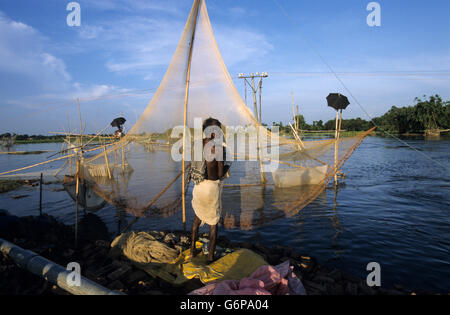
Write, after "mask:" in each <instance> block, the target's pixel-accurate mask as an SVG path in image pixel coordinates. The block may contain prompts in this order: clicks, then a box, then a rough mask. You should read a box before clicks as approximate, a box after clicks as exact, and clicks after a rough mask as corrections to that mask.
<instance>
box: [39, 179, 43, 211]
mask: <svg viewBox="0 0 450 315" xmlns="http://www.w3.org/2000/svg"><path fill="white" fill-rule="evenodd" d="M42 183H43V180H42V173H41V180H40V182H39V215H40V216H42Z"/></svg>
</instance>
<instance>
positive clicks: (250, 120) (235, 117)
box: [79, 0, 370, 229]
mask: <svg viewBox="0 0 450 315" xmlns="http://www.w3.org/2000/svg"><path fill="white" fill-rule="evenodd" d="M209 117H213V118H215V119H218V120H219V121H220V122H221V123H222V124H223V129H224V132H225V133H226V137H227V139H228V140H229V142H227V145H228V147H227V148H228V150H229V152H227V159H234V161H232V165H231V168H230V177H229V178H228V179H227V180H226V181H225V183H224V188H223V196H222V200H223V217H222V223H223V225H224V226H225V227H227V228H234V227H239V228H241V229H250V228H252V227H254V226H257V225H261V224H265V223H267V222H270V221H271V220H274V219H277V218H280V217H283V216H292V215H294V214H296V213H297V212H298V211H300V210H301V209H302V208H303V207H305V206H306V205H307V204H308V203H310V202H311V201H312V200H314V199H315V198H317V196H318V195H319V194H320V193H321V192H322V191H323V190H324V188H325V186H326V184H327V183H328V182H329V181H330V180H331V179H332V178H333V177H334V176H335V174H336V172H337V170H339V168H340V167H341V166H342V164H343V163H344V161H345V160H346V159H347V158H348V157H349V155H350V154H351V153H352V152H353V150H354V149H355V148H356V147H357V146H358V145H359V144H360V143H361V141H362V140H363V139H364V137H365V136H366V135H367V134H368V133H369V132H370V131H369V132H367V133H364V134H361V135H358V136H355V137H346V138H339V140H335V139H330V140H322V141H304V142H301V141H300V140H298V139H297V140H296V139H288V138H283V137H280V138H279V139H278V141H274V139H275V138H272V137H274V136H276V134H274V133H271V132H270V131H268V130H266V129H256V128H257V127H258V126H259V124H258V121H257V120H256V119H255V117H254V115H253V113H252V112H251V111H250V110H249V108H248V107H247V106H246V105H245V103H244V102H243V100H242V99H241V97H240V95H239V94H238V92H237V90H236V88H235V86H234V84H233V82H232V79H231V77H230V74H229V73H228V70H227V68H226V66H225V64H224V62H223V60H222V57H221V54H220V52H219V49H218V46H217V44H216V41H215V38H214V34H213V30H212V27H211V24H210V20H209V17H208V12H207V9H206V4H205V1H204V0H195V1H194V4H193V6H192V9H191V11H190V14H189V18H188V20H187V23H186V26H185V28H184V31H183V34H182V36H181V39H180V42H179V44H178V47H177V49H176V51H175V54H174V56H173V58H172V61H171V64H170V66H169V68H168V70H167V72H166V74H165V76H164V78H163V80H162V82H161V84H160V86H159V88H158V90H157V92H156V93H155V95H154V96H153V99H152V100H151V102H150V104H149V105H148V107H147V108H146V110H145V111H144V113H143V114H142V116H141V117H140V119H139V120H138V121H137V123H136V124H135V125H134V126H133V127H132V128H131V129H130V131H129V132H128V133H127V135H126V136H125V137H123V138H122V139H121V140H120V141H118V142H116V143H115V144H114V145H112V146H105V147H104V150H103V151H102V152H101V153H100V154H97V155H95V156H93V157H84V158H83V160H82V162H81V169H80V172H79V175H80V177H81V178H83V179H85V180H88V181H90V182H91V183H93V184H94V186H95V191H96V192H97V193H98V194H99V195H100V196H102V197H103V198H104V199H106V200H107V201H108V202H110V203H111V204H113V205H114V206H116V207H118V208H121V209H124V210H126V211H127V212H128V213H131V214H133V215H135V216H137V217H140V216H163V217H167V216H171V215H174V214H175V213H181V210H182V208H183V207H182V204H183V185H184V188H185V198H186V199H185V201H184V203H186V204H189V203H190V198H191V197H190V196H191V191H192V189H189V186H192V183H189V180H188V170H189V165H190V160H191V159H192V158H193V157H194V156H193V154H194V153H192V152H187V151H188V150H187V148H188V147H191V148H193V147H194V146H195V145H194V140H193V137H192V136H193V135H194V133H195V132H196V131H194V127H196V122H197V127H198V122H200V128H201V121H202V120H204V119H206V118H209ZM185 124H186V127H187V128H186V129H184V125H185ZM231 127H233V128H234V129H231ZM256 130H259V132H255V131H256ZM261 130H263V131H261ZM183 131H185V134H184V136H185V141H184V142H183V140H182V139H183ZM232 131H235V132H236V134H235V135H234V136H233V137H230V138H229V136H230V135H231V134H232ZM239 137H240V141H239V140H238V139H239ZM230 140H231V141H230ZM258 141H259V142H258ZM230 142H231V143H230ZM233 142H234V143H233ZM180 143H181V146H180ZM255 145H256V146H255ZM183 147H184V148H185V151H184V152H185V155H184V157H185V160H186V161H185V162H184V165H185V172H183V167H182V165H183V162H182V159H180V155H178V158H174V152H175V153H180V152H182V150H183V149H182V148H183ZM237 148H240V149H241V150H237ZM252 148H253V149H252ZM254 148H256V150H254ZM261 152H267V154H266V155H264V156H261V155H260V154H259V153H261ZM278 153H279V154H278ZM175 155H176V154H175ZM274 163H275V164H274ZM274 165H277V166H278V169H272V170H271V169H268V166H274ZM264 167H266V169H265V168H264ZM183 177H184V179H183ZM183 183H184V184H183ZM191 211H192V210H190V207H187V213H186V215H187V216H190V215H193V214H192V212H191ZM180 217H181V216H180ZM180 221H181V220H180Z"/></svg>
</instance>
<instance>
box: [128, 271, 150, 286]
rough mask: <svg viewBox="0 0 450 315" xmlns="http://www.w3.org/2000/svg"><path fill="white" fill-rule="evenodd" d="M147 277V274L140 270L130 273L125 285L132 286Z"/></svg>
mask: <svg viewBox="0 0 450 315" xmlns="http://www.w3.org/2000/svg"><path fill="white" fill-rule="evenodd" d="M146 277H147V274H146V273H145V272H143V271H142V270H137V271H135V272H133V273H131V274H130V275H129V276H128V277H127V278H126V281H127V284H133V283H135V282H138V281H139V280H141V279H144V278H146Z"/></svg>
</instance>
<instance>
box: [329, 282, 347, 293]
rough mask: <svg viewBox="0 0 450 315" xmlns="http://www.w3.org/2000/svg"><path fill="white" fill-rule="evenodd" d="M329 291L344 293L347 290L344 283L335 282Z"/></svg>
mask: <svg viewBox="0 0 450 315" xmlns="http://www.w3.org/2000/svg"><path fill="white" fill-rule="evenodd" d="M328 292H329V293H330V294H332V295H344V293H345V290H344V286H343V285H342V284H339V283H335V284H334V285H332V286H330V288H329V291H328Z"/></svg>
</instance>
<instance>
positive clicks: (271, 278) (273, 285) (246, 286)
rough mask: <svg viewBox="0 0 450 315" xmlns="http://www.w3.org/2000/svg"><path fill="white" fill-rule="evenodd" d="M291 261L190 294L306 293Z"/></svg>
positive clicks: (263, 268)
mask: <svg viewBox="0 0 450 315" xmlns="http://www.w3.org/2000/svg"><path fill="white" fill-rule="evenodd" d="M293 269H294V268H293V267H291V266H290V265H289V261H288V260H287V261H285V262H284V263H282V264H280V265H278V266H261V267H259V268H258V269H256V270H255V271H254V272H253V273H252V274H251V275H250V276H249V277H247V278H244V279H242V280H224V281H221V282H215V283H211V284H209V285H207V286H205V287H203V288H200V289H197V290H194V291H192V292H191V293H189V294H190V295H287V294H291V295H306V292H305V288H304V287H303V284H302V282H301V281H300V279H298V278H297V276H296V275H295V273H293V272H292V270H293Z"/></svg>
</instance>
